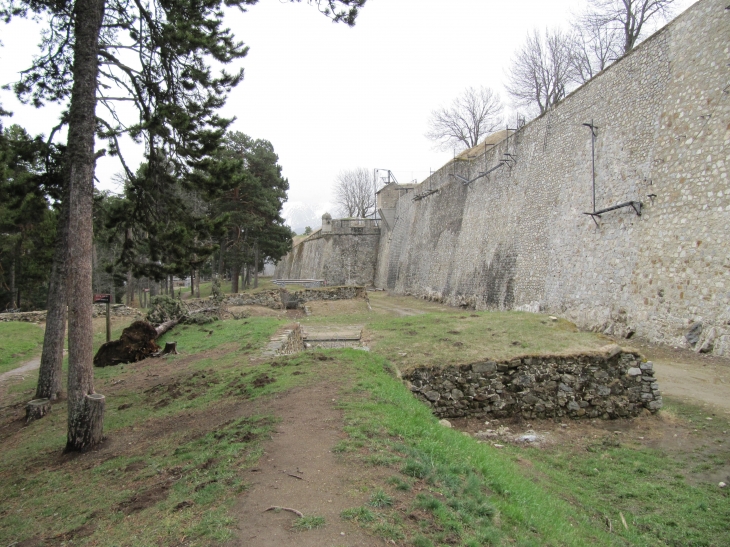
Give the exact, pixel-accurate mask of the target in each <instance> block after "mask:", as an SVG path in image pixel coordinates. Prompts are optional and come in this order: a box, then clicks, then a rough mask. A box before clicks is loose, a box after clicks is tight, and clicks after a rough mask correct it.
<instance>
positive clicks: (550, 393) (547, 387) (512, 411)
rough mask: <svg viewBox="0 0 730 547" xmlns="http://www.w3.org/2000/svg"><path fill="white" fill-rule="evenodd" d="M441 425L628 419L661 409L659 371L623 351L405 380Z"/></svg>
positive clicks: (433, 372) (434, 372)
mask: <svg viewBox="0 0 730 547" xmlns="http://www.w3.org/2000/svg"><path fill="white" fill-rule="evenodd" d="M403 378H404V379H405V380H407V381H408V382H409V387H410V389H411V391H412V392H413V393H414V394H415V395H416V396H417V397H418V398H419V399H421V400H422V401H423V402H424V403H426V404H427V405H428V406H430V407H431V408H432V409H433V412H434V414H435V415H436V416H438V417H439V418H459V417H465V416H468V417H476V418H490V417H491V418H506V417H510V416H521V417H523V418H525V419H534V418H564V417H565V418H567V417H569V418H603V419H610V418H628V417H633V416H637V415H639V414H640V413H641V412H643V411H644V410H645V409H646V410H648V411H649V412H652V413H655V412H657V411H658V410H659V409H660V408H661V407H662V397H661V392H660V391H659V384H658V383H657V382H656V380H655V379H654V366H653V364H652V363H651V362H650V361H643V360H642V359H641V357H640V356H639V355H638V354H636V353H632V352H625V351H623V350H621V349H620V348H617V350H615V351H612V352H611V353H607V354H605V355H575V356H565V357H563V356H553V357H544V356H542V357H522V358H519V359H512V360H510V361H502V362H498V361H484V362H478V363H472V364H467V365H461V366H449V367H444V368H425V367H424V368H417V369H415V370H413V371H410V372H408V373H407V374H404V375H403Z"/></svg>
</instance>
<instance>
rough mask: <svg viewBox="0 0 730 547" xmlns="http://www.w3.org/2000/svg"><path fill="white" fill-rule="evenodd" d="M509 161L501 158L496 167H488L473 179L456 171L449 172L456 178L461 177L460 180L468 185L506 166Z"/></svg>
mask: <svg viewBox="0 0 730 547" xmlns="http://www.w3.org/2000/svg"><path fill="white" fill-rule="evenodd" d="M507 161H508V160H499V163H498V164H497V165H495V166H494V167H492V168H491V169H487V170H486V171H484V172H483V173H479V174H478V175H477V176H476V177H474V178H473V179H471V180H468V179H465V178H464V177H462V176H461V175H457V174H456V173H449V174H450V175H451V176H452V177H454V178H456V179H459V180H460V181H461V183H462V184H463V185H464V186H466V185H467V184H471V183H472V182H474V181H475V180H477V179H480V178H482V177H486V176H487V175H488V174H489V173H491V172H492V171H496V170H497V169H499V168H500V167H504V166H505V165H506V164H507Z"/></svg>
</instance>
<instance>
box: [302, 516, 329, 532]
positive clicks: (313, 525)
mask: <svg viewBox="0 0 730 547" xmlns="http://www.w3.org/2000/svg"><path fill="white" fill-rule="evenodd" d="M324 525H325V522H324V517H315V516H308V517H300V518H298V519H297V520H295V521H294V528H295V529H297V530H300V531H301V530H315V529H317V528H322V527H323V526H324Z"/></svg>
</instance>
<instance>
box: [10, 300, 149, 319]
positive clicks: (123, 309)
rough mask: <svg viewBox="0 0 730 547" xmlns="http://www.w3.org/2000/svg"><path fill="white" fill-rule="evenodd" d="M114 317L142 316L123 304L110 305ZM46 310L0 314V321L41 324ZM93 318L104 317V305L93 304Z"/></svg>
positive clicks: (136, 310) (139, 312)
mask: <svg viewBox="0 0 730 547" xmlns="http://www.w3.org/2000/svg"><path fill="white" fill-rule="evenodd" d="M109 311H110V314H111V315H113V316H114V317H135V316H138V315H140V316H141V315H142V312H141V311H139V310H138V309H136V308H128V307H127V306H125V305H124V304H112V305H111V309H110V310H109ZM46 313H47V312H46V310H38V311H24V312H19V313H0V321H23V322H26V323H43V322H44V321H45V320H46ZM92 315H93V317H102V316H104V315H106V304H94V311H93V312H92Z"/></svg>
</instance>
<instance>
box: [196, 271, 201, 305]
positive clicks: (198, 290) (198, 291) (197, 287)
mask: <svg viewBox="0 0 730 547" xmlns="http://www.w3.org/2000/svg"><path fill="white" fill-rule="evenodd" d="M195 298H200V270H199V269H197V268H196V269H195Z"/></svg>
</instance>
